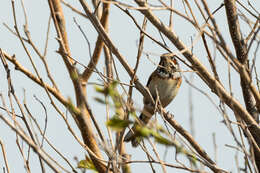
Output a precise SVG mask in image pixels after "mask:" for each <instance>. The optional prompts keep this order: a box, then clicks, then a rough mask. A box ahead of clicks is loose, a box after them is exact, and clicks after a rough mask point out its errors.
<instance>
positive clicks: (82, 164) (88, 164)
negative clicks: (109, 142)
mask: <svg viewBox="0 0 260 173" xmlns="http://www.w3.org/2000/svg"><path fill="white" fill-rule="evenodd" d="M77 167H78V168H83V169H91V170H93V171H95V172H97V170H96V168H95V166H94V164H93V162H92V160H90V159H88V158H87V159H86V160H81V161H79V162H78V166H77Z"/></svg>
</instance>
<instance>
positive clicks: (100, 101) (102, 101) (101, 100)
mask: <svg viewBox="0 0 260 173" xmlns="http://www.w3.org/2000/svg"><path fill="white" fill-rule="evenodd" d="M94 99H95V100H96V101H97V102H99V103H101V104H107V102H106V101H105V100H103V99H102V98H99V97H94Z"/></svg>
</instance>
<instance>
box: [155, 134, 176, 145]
mask: <svg viewBox="0 0 260 173" xmlns="http://www.w3.org/2000/svg"><path fill="white" fill-rule="evenodd" d="M153 136H154V139H155V141H156V142H158V143H160V144H163V145H167V146H173V145H174V143H173V142H172V141H170V140H169V139H167V138H165V137H163V136H161V135H160V134H157V135H153Z"/></svg>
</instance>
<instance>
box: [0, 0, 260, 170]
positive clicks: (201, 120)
mask: <svg viewBox="0 0 260 173" xmlns="http://www.w3.org/2000/svg"><path fill="white" fill-rule="evenodd" d="M67 2H69V3H70V4H71V5H73V6H74V7H76V8H78V9H80V10H81V6H80V4H79V2H77V1H73V0H68V1H67ZM126 2H127V3H128V2H130V1H126ZM156 2H157V1H151V3H156ZM167 2H168V1H167ZM250 2H251V3H253V4H254V5H255V8H257V9H258V11H259V7H260V2H259V1H250ZM89 3H90V2H89ZM208 3H209V6H210V9H211V10H215V9H216V8H218V7H219V5H220V4H221V3H222V1H219V0H215V1H209V2H208ZM191 4H192V5H194V4H193V3H192V2H191ZM24 5H25V8H26V10H27V15H28V26H29V31H30V33H31V36H32V40H33V41H34V43H35V45H36V46H37V47H38V48H39V49H40V50H41V52H43V50H44V44H45V39H46V32H47V23H48V19H49V15H50V14H49V13H50V12H49V7H48V3H47V1H35V0H24ZM15 7H16V15H17V21H18V26H19V30H20V32H21V33H23V25H24V22H25V20H24V16H23V11H22V7H21V3H20V1H18V0H17V1H15ZM175 7H176V9H179V10H181V11H182V12H183V4H182V1H180V0H176V1H175ZM193 7H194V6H192V8H193ZM194 9H195V8H194ZM63 10H64V14H65V19H66V22H67V23H66V27H67V32H68V39H69V44H70V48H71V53H72V56H73V57H75V58H76V59H77V60H78V61H79V62H81V63H83V64H85V65H87V64H88V62H89V59H90V57H89V49H88V45H87V43H86V41H85V39H84V38H83V36H82V33H81V32H80V31H79V29H78V28H77V26H76V24H75V23H74V22H73V18H74V17H75V18H76V20H77V22H78V23H79V24H80V26H81V27H82V29H83V31H84V32H85V34H86V35H87V37H88V40H89V41H90V43H91V51H92V52H93V50H94V45H95V41H96V38H97V33H96V31H95V29H94V28H93V26H92V25H91V23H90V22H89V21H88V20H86V19H85V18H83V17H81V16H79V15H77V14H75V13H73V12H72V11H71V10H70V9H68V8H67V7H65V6H63ZM0 11H1V14H2V15H0V22H1V25H0V48H1V49H3V50H4V51H5V52H7V53H8V54H10V55H13V54H15V55H16V58H17V60H18V61H19V62H20V63H21V64H22V65H23V66H25V67H26V68H27V69H29V70H30V71H33V69H32V67H31V65H30V62H29V59H28V58H27V56H26V54H25V51H24V50H23V48H22V46H21V44H20V42H19V40H18V39H17V38H16V37H15V36H14V35H12V34H11V33H10V32H9V31H8V30H7V29H6V28H5V27H4V25H3V23H6V24H7V25H8V26H9V27H11V28H13V26H14V21H13V16H12V7H11V1H10V0H2V1H1V5H0ZM130 12H131V13H132V14H133V15H134V16H135V18H136V20H137V21H138V23H139V24H140V25H141V24H142V20H143V16H142V15H141V14H140V13H139V12H137V11H133V10H130ZM155 13H156V14H157V15H159V16H160V19H161V20H162V21H163V22H167V21H168V16H169V15H168V12H167V13H164V12H159V11H156V12H155ZM195 14H196V15H197V16H199V15H198V11H196V10H195ZM215 18H216V19H217V22H218V24H219V27H220V29H221V31H222V33H223V34H224V36H225V39H226V42H227V43H228V44H229V45H230V47H231V48H232V49H233V47H232V44H231V40H230V37H229V36H228V28H227V23H226V18H225V9H224V8H222V9H220V10H219V11H218V12H217V13H216V14H215ZM198 19H199V23H200V25H202V24H203V22H202V21H203V20H202V19H201V18H199V17H198ZM173 21H174V23H173V28H174V31H175V32H176V34H177V35H178V36H179V37H180V39H181V40H182V41H183V42H184V43H185V44H187V45H188V46H191V38H192V39H193V40H196V37H197V34H198V33H197V31H196V30H194V28H193V27H191V25H190V24H189V23H187V22H185V21H184V20H182V19H181V18H180V17H178V16H177V15H174V19H173ZM241 26H242V28H241V29H242V31H244V34H245V35H247V33H248V27H247V26H246V25H245V23H244V22H242V21H241ZM147 32H148V33H149V34H150V35H152V36H153V37H155V38H156V39H158V40H160V41H161V39H160V35H159V34H158V31H157V30H156V29H155V28H154V27H153V26H152V25H151V24H150V23H149V22H148V26H147ZM109 35H110V37H111V38H112V40H113V42H114V44H115V45H116V46H117V48H118V49H119V51H120V53H121V54H122V55H123V56H124V57H125V58H126V59H127V61H128V62H129V64H130V66H131V67H134V65H135V62H136V55H137V49H138V47H137V43H138V39H139V32H138V29H137V28H136V26H135V25H134V23H133V22H132V20H131V19H130V18H129V17H128V16H127V15H126V14H124V13H123V12H122V11H120V10H119V9H118V8H116V7H114V6H113V5H112V6H111V11H110V19H109ZM49 38H50V41H49V47H48V53H47V62H48V63H49V68H50V71H51V73H52V75H53V76H54V79H55V81H56V83H57V84H58V87H59V89H60V90H61V91H62V93H63V96H65V97H67V98H69V97H70V98H72V99H73V100H74V93H73V91H74V90H73V86H72V84H71V81H70V79H69V76H68V74H67V71H66V70H64V69H65V66H64V63H63V61H62V59H61V57H60V56H59V55H58V54H57V53H56V52H55V51H56V50H57V49H58V43H57V41H56V40H55V38H56V32H55V29H54V26H53V24H51V30H50V36H49ZM166 42H167V45H168V46H169V48H170V49H171V50H172V51H175V52H176V48H175V47H174V46H173V45H172V44H170V42H169V41H168V40H167V39H166ZM209 43H210V42H209ZM210 47H211V48H213V45H212V44H211V43H210ZM28 48H29V50H30V51H31V52H33V51H32V49H31V48H30V47H29V46H28ZM232 51H233V50H232ZM144 52H145V53H150V54H151V55H150V59H147V57H146V56H145V55H144V54H143V55H142V57H141V60H140V65H139V69H138V71H137V76H138V78H139V79H140V81H141V82H142V83H143V84H144V85H145V84H146V82H147V79H148V77H149V75H150V74H151V72H152V71H153V70H154V69H155V68H156V65H155V64H157V63H158V61H159V55H160V54H162V53H165V52H166V51H165V50H163V49H162V48H160V47H159V46H158V45H156V44H155V43H154V42H152V41H151V40H149V39H147V38H146V39H145V42H144ZM193 52H194V54H195V55H196V56H197V57H198V58H199V60H200V61H201V62H202V63H203V64H204V65H205V66H206V67H209V64H208V62H207V58H206V52H205V50H204V47H203V45H202V42H201V40H200V39H199V40H198V41H197V42H196V43H195V44H194V47H193ZM233 52H234V51H233ZM251 55H252V54H251ZM258 55H259V53H258ZM32 57H33V59H34V61H35V63H36V65H37V69H38V70H39V71H40V73H41V76H42V77H43V80H44V81H47V82H49V81H48V79H47V76H46V73H45V70H44V67H43V64H42V63H41V61H40V59H39V58H38V57H37V56H36V54H35V53H32ZM181 57H182V56H181ZM114 58H115V57H114ZM115 61H116V66H117V69H118V72H119V76H120V79H121V81H122V82H125V83H128V82H129V76H128V75H127V73H126V71H125V70H124V69H123V68H122V66H121V65H120V63H119V62H118V61H117V60H116V58H115ZM154 63H155V64H154ZM256 63H257V65H256V66H258V67H259V65H260V64H259V63H260V62H259V60H257V61H256ZM9 64H10V63H9ZM216 64H217V66H218V67H219V68H218V73H219V76H221V79H222V80H223V81H224V85H225V87H226V88H227V90H228V87H227V86H228V85H227V84H228V80H227V79H228V75H227V63H226V62H225V61H224V60H223V58H222V57H221V56H220V55H219V54H218V53H217V54H216ZM77 67H78V69H79V71H83V70H84V69H83V68H82V67H80V66H77ZM97 68H98V69H99V70H100V71H101V72H103V70H104V56H103V54H102V56H101V59H100V61H99V64H98V67H97ZM181 68H182V69H183V70H189V69H188V68H187V67H186V66H185V65H184V64H181ZM10 69H11V77H12V80H13V84H14V88H15V91H16V94H17V96H18V97H19V99H20V101H21V102H22V101H23V99H24V92H23V91H24V90H25V95H26V102H27V105H28V107H29V109H30V111H31V113H32V114H33V115H34V116H35V118H36V119H37V120H38V121H39V122H40V124H41V125H42V128H43V125H44V121H45V114H44V111H43V108H42V106H41V105H40V103H39V102H37V101H36V99H35V98H34V95H35V96H37V98H39V99H40V100H41V101H42V102H43V103H44V105H45V106H46V108H47V117H48V124H47V132H46V136H47V138H48V139H49V140H50V141H51V142H52V144H53V145H54V146H55V147H56V148H58V149H59V151H60V152H62V153H63V154H64V155H65V156H66V157H67V158H68V159H69V160H70V161H71V163H73V164H74V166H75V167H76V162H75V161H74V160H73V158H74V157H75V156H76V157H78V158H79V159H83V158H84V155H85V153H86V152H85V151H84V149H82V147H81V146H80V145H79V144H78V143H77V142H76V141H75V140H74V138H73V136H72V135H71V134H70V133H69V131H68V129H67V127H66V125H65V123H64V121H63V120H62V119H61V117H60V116H59V115H58V114H57V113H56V112H55V110H54V109H53V107H52V106H51V105H50V101H49V99H48V97H47V96H46V94H45V92H44V90H43V89H42V88H41V87H39V86H38V85H36V84H35V83H33V82H32V81H30V80H29V79H28V78H26V77H25V76H24V75H23V74H22V73H20V72H19V71H15V69H14V68H13V66H12V65H11V64H10ZM257 70H258V73H259V72H260V71H259V69H257ZM191 75H192V73H188V72H187V73H183V76H184V78H187V79H190V78H191ZM89 81H90V82H95V83H101V80H100V77H99V76H98V75H97V74H93V75H92V77H91V78H90V80H89ZM231 82H232V91H233V93H234V94H235V95H234V96H235V97H236V98H237V99H238V100H240V102H241V100H242V96H241V94H240V93H241V89H240V84H239V78H238V75H237V74H236V73H234V72H233V71H232V77H231ZM193 84H194V85H195V86H196V87H198V88H199V89H201V90H203V91H204V92H206V93H208V94H209V96H210V98H211V99H213V100H214V103H215V104H216V105H218V104H219V100H218V99H217V97H216V96H215V95H214V94H212V93H211V92H210V90H209V89H208V88H207V86H206V85H205V84H204V83H203V82H202V81H201V79H199V78H198V77H197V76H196V74H193ZM7 91H8V88H7V82H6V74H5V71H4V68H3V66H2V64H1V65H0V93H2V94H3V96H4V98H5V101H6V103H7V105H8V107H9V108H10V104H9V102H8V95H7V94H8V93H7ZM120 91H121V90H120ZM191 91H192V100H193V116H194V117H193V119H194V130H195V135H194V138H195V139H196V140H197V142H198V143H199V144H200V145H201V146H202V147H203V148H204V149H205V150H206V152H207V153H208V154H209V155H210V157H211V158H213V159H214V157H215V156H214V147H213V142H212V134H213V133H215V135H216V143H217V161H216V162H217V165H218V166H219V167H220V168H223V169H225V170H228V171H232V172H236V168H235V160H234V155H235V153H236V151H235V150H234V149H231V148H228V147H226V146H225V145H226V144H228V145H234V146H235V143H234V141H233V138H232V136H231V134H230V133H229V132H228V130H227V128H226V126H225V125H224V124H223V123H222V122H221V121H222V120H223V118H222V115H221V114H220V113H219V112H218V111H217V110H216V108H215V106H214V105H213V104H212V103H211V102H210V101H209V99H208V98H207V97H205V96H204V95H202V94H201V93H200V92H198V91H197V90H194V89H191ZM87 93H88V102H89V104H90V106H91V108H92V111H93V113H94V115H95V116H96V118H97V120H98V122H99V123H100V124H102V123H103V124H104V123H105V121H106V119H105V107H104V105H102V104H100V103H97V102H96V101H95V100H94V97H97V96H101V95H99V94H97V93H96V92H95V90H94V86H93V85H89V86H88V88H87ZM189 94H190V86H189V85H188V84H187V82H185V80H183V83H182V86H181V89H180V91H179V93H178V95H177V97H176V98H175V99H174V101H173V102H172V103H171V104H170V105H169V106H168V107H167V108H166V110H167V111H170V112H171V113H173V114H174V115H175V117H174V118H175V119H176V120H177V121H178V122H179V123H180V124H181V125H182V126H183V127H184V128H185V129H186V130H188V131H190V124H189V122H190V121H189V118H190V114H189ZM133 100H134V105H135V106H136V108H137V110H140V109H142V106H143V104H142V96H141V94H140V93H139V92H138V91H137V90H134V93H133ZM56 103H57V102H56ZM57 104H58V103H57ZM58 105H60V104H58ZM60 108H61V109H62V111H64V112H66V108H64V107H63V106H60ZM15 109H16V110H18V109H17V106H16V105H15ZM0 113H1V114H6V113H4V111H2V110H0ZM16 113H17V114H19V113H20V112H19V111H17V112H16ZM6 116H7V115H6ZM228 116H229V118H230V119H231V120H234V115H233V114H232V113H231V112H230V111H229V110H228ZM157 118H158V120H159V123H162V121H161V118H160V116H159V115H158V116H157ZM68 119H69V122H71V125H72V127H74V130H75V131H76V132H77V134H78V136H80V134H79V131H78V130H77V127H76V125H75V123H74V122H73V119H72V117H71V116H70V115H69V114H68ZM102 130H103V132H104V134H105V135H106V136H107V131H106V128H105V126H104V127H103V128H102ZM235 131H236V132H237V130H235ZM0 139H1V140H2V141H3V142H4V144H5V147H6V152H7V158H8V161H9V165H10V167H11V172H26V171H25V169H24V166H23V161H22V157H21V155H20V153H19V151H18V148H17V146H16V143H15V140H16V135H15V133H13V132H12V131H11V130H10V128H9V127H8V126H6V125H5V124H4V123H3V122H2V121H0ZM126 146H127V152H128V153H129V154H131V155H132V159H133V160H143V159H144V158H145V155H144V152H143V151H142V150H141V149H140V147H138V148H132V147H131V145H130V144H127V145H126ZM157 147H158V150H159V151H160V153H161V156H163V153H164V151H165V147H164V146H161V145H157ZM25 148H26V147H25ZM44 149H45V150H46V151H47V152H49V153H51V154H52V153H54V152H53V150H52V149H51V148H50V147H49V146H48V145H47V144H46V143H44ZM53 157H54V158H55V159H57V160H58V161H60V163H61V164H62V165H64V166H65V167H66V168H68V166H67V165H66V163H65V162H64V161H63V160H62V159H61V158H60V157H59V156H58V155H57V154H53ZM242 157H243V155H242V154H240V155H239V162H240V163H243V160H242ZM105 158H106V157H105ZM178 158H179V159H180V160H183V157H182V156H178ZM106 159H107V158H106ZM145 159H146V158H145ZM166 161H167V162H169V163H174V164H176V161H175V149H174V148H168V153H167V157H166ZM30 162H31V163H32V164H30V165H31V166H32V167H31V171H32V172H38V170H39V168H40V167H39V162H38V160H37V157H36V156H35V155H34V154H31V159H30ZM34 163H35V164H34ZM185 163H187V162H185ZM241 165H242V164H241ZM0 167H1V169H2V167H4V161H3V159H2V156H0ZM155 167H156V171H158V172H162V169H161V167H159V166H155ZM68 169H69V168H68ZM132 169H133V171H134V172H141V171H144V170H146V171H148V170H149V171H150V167H149V165H148V164H132ZM47 170H49V169H47ZM167 170H169V172H171V171H176V172H183V171H181V170H175V169H173V168H167ZM0 172H1V171H0ZM150 172H151V171H150Z"/></svg>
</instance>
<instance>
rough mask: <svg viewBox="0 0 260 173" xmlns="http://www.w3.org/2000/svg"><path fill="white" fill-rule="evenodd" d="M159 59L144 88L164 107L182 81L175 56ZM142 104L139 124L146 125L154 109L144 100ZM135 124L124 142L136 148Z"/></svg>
mask: <svg viewBox="0 0 260 173" xmlns="http://www.w3.org/2000/svg"><path fill="white" fill-rule="evenodd" d="M160 58H161V60H160V63H159V65H158V67H157V68H156V70H155V71H154V72H153V73H152V74H151V76H150V77H149V79H148V82H147V85H146V86H147V87H148V88H149V91H150V93H151V95H152V96H153V98H154V100H156V99H157V98H159V102H160V104H161V105H162V107H166V106H167V105H168V104H169V103H170V102H171V101H172V100H173V99H174V97H175V96H176V95H177V93H178V90H179V88H180V85H181V82H182V79H181V74H180V67H179V64H178V62H177V60H176V56H175V55H173V54H171V53H167V54H163V55H161V57H160ZM157 93H158V96H157ZM143 102H144V108H143V111H142V113H141V115H140V116H139V120H140V122H139V123H141V124H142V125H146V124H147V123H148V122H149V120H150V119H151V117H152V116H153V114H154V113H155V108H152V107H151V104H150V103H149V100H146V99H145V98H144V100H143ZM137 124H138V123H137V122H136V123H135V124H134V126H133V127H132V128H131V130H130V131H129V132H128V133H127V134H126V136H125V138H124V141H126V142H129V141H131V142H132V145H133V146H134V147H136V146H138V143H139V142H138V141H137V140H136V134H135V128H136V125H137Z"/></svg>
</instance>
